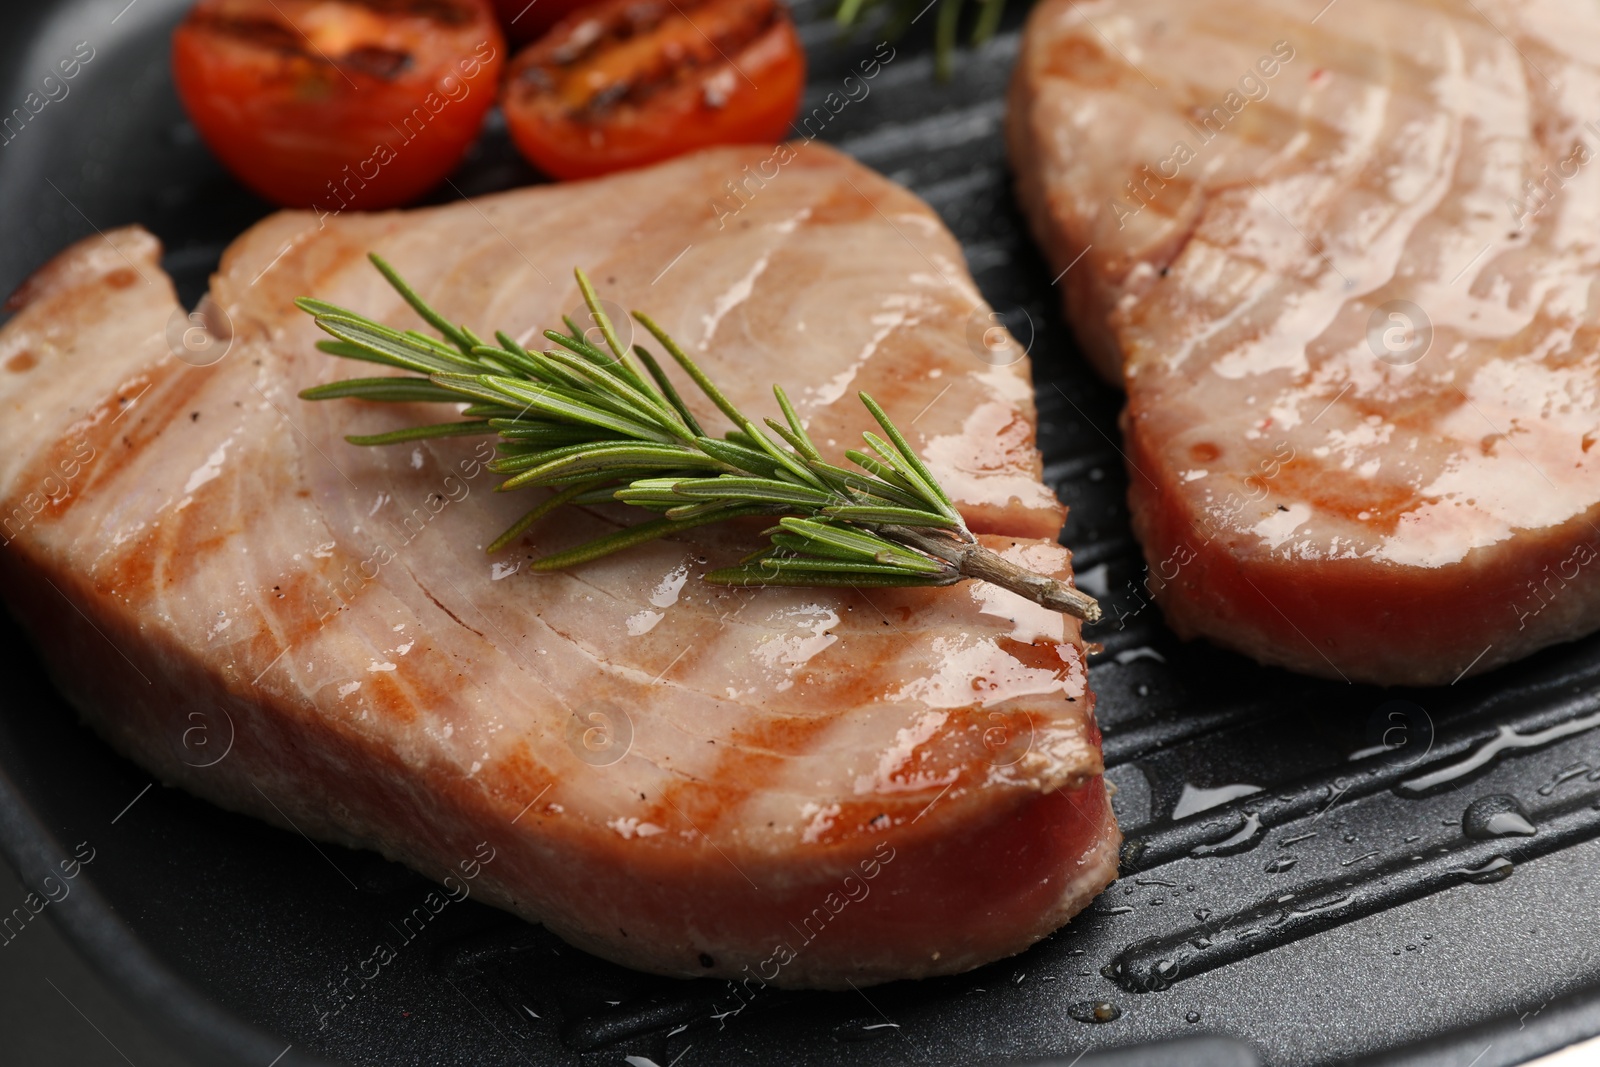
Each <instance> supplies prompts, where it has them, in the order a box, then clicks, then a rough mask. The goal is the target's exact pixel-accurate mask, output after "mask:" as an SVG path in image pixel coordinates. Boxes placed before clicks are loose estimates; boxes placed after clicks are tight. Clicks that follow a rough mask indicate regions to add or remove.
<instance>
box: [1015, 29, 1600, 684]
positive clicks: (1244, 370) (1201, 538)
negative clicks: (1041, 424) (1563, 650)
mask: <svg viewBox="0 0 1600 1067" xmlns="http://www.w3.org/2000/svg"><path fill="white" fill-rule="evenodd" d="M1320 6H1321V5H1318V4H1309V5H1308V4H1301V3H1289V2H1286V0H1285V2H1271V3H1255V4H1242V3H1231V2H1210V0H1207V2H1199V3H1196V2H1193V0H1184V2H1177V0H1173V2H1161V0H1118V2H1116V3H1111V2H1095V0H1081V2H1080V0H1045V2H1044V3H1041V4H1040V5H1038V6H1037V7H1036V8H1034V9H1033V12H1032V15H1031V17H1030V21H1029V24H1028V29H1027V32H1026V40H1025V44H1024V47H1023V51H1022V56H1021V58H1020V60H1019V62H1018V67H1017V71H1016V75H1015V80H1014V82H1013V94H1012V110H1011V114H1010V123H1009V131H1008V132H1009V137H1010V146H1011V150H1012V158H1013V160H1014V162H1015V164H1016V167H1017V170H1018V185H1019V189H1020V191H1021V195H1022V198H1023V200H1024V202H1025V204H1026V206H1027V210H1028V213H1029V215H1030V218H1031V221H1032V223H1033V227H1034V231H1035V233H1036V235H1037V236H1038V238H1039V240H1040V242H1041V243H1042V244H1043V245H1044V247H1045V249H1046V252H1047V254H1048V256H1049V258H1050V260H1051V261H1052V263H1053V265H1054V269H1055V270H1056V271H1065V274H1063V275H1062V277H1061V279H1060V285H1061V288H1062V290H1063V292H1064V298H1065V300H1066V305H1067V309H1068V313H1069V315H1070V316H1071V318H1072V319H1073V321H1074V323H1075V325H1076V327H1077V330H1078V333H1079V337H1080V338H1081V339H1082V341H1083V343H1084V347H1085V349H1086V351H1087V352H1088V353H1089V355H1090V358H1091V359H1092V360H1093V361H1094V362H1095V364H1096V366H1097V367H1098V368H1099V369H1100V370H1101V371H1102V373H1104V374H1105V375H1106V376H1107V377H1109V378H1111V379H1113V380H1118V381H1121V382H1122V383H1123V384H1124V385H1125V387H1126V389H1127V392H1128V406H1127V410H1126V412H1125V413H1124V416H1123V428H1124V438H1125V442H1124V444H1125V449H1126V453H1125V454H1126V457H1127V460H1128V466H1129V481H1130V498H1131V504H1132V509H1133V515H1134V525H1135V531H1136V532H1137V534H1138V535H1139V537H1140V540H1141V542H1142V543H1143V546H1144V550H1145V556H1146V560H1147V561H1148V563H1149V567H1150V573H1149V579H1148V585H1149V587H1150V589H1151V591H1152V592H1154V593H1155V595H1156V597H1157V598H1158V600H1159V602H1160V603H1161V604H1162V606H1163V608H1164V610H1165V613H1166V616H1167V618H1168V620H1169V622H1170V623H1171V624H1172V625H1173V626H1174V628H1175V629H1177V630H1178V631H1179V633H1181V634H1183V635H1185V636H1202V635H1203V636H1206V637H1208V638H1210V639H1211V640H1213V641H1216V642H1218V643H1219V644H1222V645H1226V646H1228V647H1231V648H1234V649H1237V650H1239V651H1242V652H1244V653H1246V654H1248V655H1250V656H1253V657H1255V658H1257V659H1259V660H1262V661H1264V662H1267V663H1273V664H1280V665H1283V666H1287V667H1291V668H1293V669H1296V670H1301V671H1306V672H1309V673H1312V674H1318V675H1323V676H1326V677H1333V678H1344V679H1347V680H1353V681H1369V682H1378V683H1385V684H1407V685H1424V684H1437V683H1446V682H1451V681H1452V680H1455V679H1458V678H1460V677H1463V676H1465V675H1466V674H1471V673H1478V672H1482V671H1485V670H1488V669H1490V668H1493V667H1496V666H1498V665H1500V664H1504V663H1506V662H1509V661H1511V660H1513V659H1516V658H1518V657H1521V656H1525V655H1527V654H1529V653H1531V652H1533V651H1535V650H1537V649H1540V648H1543V647H1545V646H1547V645H1550V644H1553V643H1555V642H1559V641H1564V640H1569V639H1572V638H1574V637H1578V636H1581V635H1583V634H1586V633H1590V632H1592V631H1594V630H1595V629H1597V628H1600V566H1597V565H1596V560H1597V555H1600V450H1596V449H1594V447H1593V446H1594V444H1595V442H1596V440H1597V439H1600V388H1597V386H1600V329H1597V326H1600V324H1597V316H1596V310H1595V309H1596V304H1595V301H1594V299H1593V296H1592V294H1593V292H1594V286H1595V282H1596V280H1597V278H1600V252H1597V251H1596V249H1597V245H1596V242H1595V239H1594V235H1595V232H1596V230H1595V225H1596V224H1595V219H1596V218H1597V217H1600V167H1594V166H1591V165H1590V164H1592V163H1593V162H1594V160H1595V158H1596V156H1597V155H1600V129H1597V127H1595V126H1593V125H1590V124H1589V120H1591V119H1592V118H1593V117H1594V115H1593V114H1592V113H1591V112H1592V110H1593V104H1594V101H1595V100H1597V99H1600V8H1596V7H1595V6H1594V5H1592V4H1577V3H1569V2H1556V0H1541V2H1534V3H1523V4H1508V3H1492V2H1488V0H1481V2H1473V0H1461V2H1441V3H1431V4H1411V3H1403V4H1397V3H1392V2H1388V0H1339V2H1338V3H1336V4H1330V5H1327V7H1326V9H1325V10H1323V11H1322V12H1321V13H1320V14H1319V13H1318V8H1319V7H1320ZM1530 182H1532V183H1535V184H1534V185H1533V186H1530V185H1529V184H1528V183H1530ZM1080 257H1081V258H1080ZM1069 267H1070V269H1068V268H1069Z"/></svg>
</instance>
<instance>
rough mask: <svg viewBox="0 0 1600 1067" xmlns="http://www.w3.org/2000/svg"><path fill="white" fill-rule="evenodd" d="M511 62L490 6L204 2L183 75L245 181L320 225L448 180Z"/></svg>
mask: <svg viewBox="0 0 1600 1067" xmlns="http://www.w3.org/2000/svg"><path fill="white" fill-rule="evenodd" d="M505 51H506V45H505V38H504V37H502V36H501V33H500V27H499V26H498V25H496V23H495V20H494V15H493V13H492V12H491V11H490V9H489V6H488V4H487V2H486V0H200V3H199V4H197V5H196V6H195V8H194V9H193V10H192V11H190V12H189V16H188V18H186V19H185V20H184V21H183V23H182V24H181V25H180V26H179V27H178V29H177V31H176V32H175V33H174V34H173V38H172V71H173V79H174V81H176V83H177V87H178V95H179V97H180V98H182V100H183V105H184V108H185V109H186V110H187V111H188V112H189V117H190V118H191V119H192V120H193V121H194V124H195V126H196V127H198V128H199V130H200V135H201V136H202V137H203V138H205V141H206V144H208V145H209V146H210V147H211V150H212V152H214V153H215V154H216V156H217V157H218V158H219V159H220V160H222V162H223V164H224V165H226V166H227V168H228V169H229V170H230V171H232V172H233V174H234V176H235V177H237V178H238V179H239V180H240V181H241V182H243V183H244V184H245V185H247V186H249V187H250V188H251V189H254V190H255V191H256V192H258V193H260V194H261V195H262V196H265V197H266V198H268V199H269V200H274V201H276V202H277V203H280V204H283V205H285V206H288V207H298V208H308V209H311V210H316V211H318V212H319V214H322V213H335V212H338V211H343V210H346V209H350V208H360V209H373V208H383V207H393V206H394V205H396V204H400V203H404V202H405V201H407V200H410V199H411V198H413V197H415V196H417V195H418V194H420V193H423V192H425V191H427V190H428V189H429V188H431V187H432V186H434V185H436V184H437V183H438V182H439V181H440V180H441V179H443V178H444V177H445V176H446V175H447V174H449V173H450V171H451V170H453V169H454V168H455V166H456V164H458V163H459V162H460V161H461V157H462V156H463V155H465V154H466V151H467V148H468V147H469V146H470V145H471V144H472V141H473V140H474V138H476V137H477V135H478V129H479V127H480V126H481V125H482V124H483V116H484V113H485V112H487V111H488V110H489V107H490V105H492V104H493V103H494V99H495V90H496V86H497V82H498V80H499V75H500V71H501V68H502V67H503V66H504V64H505Z"/></svg>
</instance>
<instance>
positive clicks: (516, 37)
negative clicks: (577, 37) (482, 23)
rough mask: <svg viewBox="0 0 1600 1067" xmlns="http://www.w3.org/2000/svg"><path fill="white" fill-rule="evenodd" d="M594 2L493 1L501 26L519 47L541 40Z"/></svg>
mask: <svg viewBox="0 0 1600 1067" xmlns="http://www.w3.org/2000/svg"><path fill="white" fill-rule="evenodd" d="M593 3H595V0H494V7H495V11H496V12H497V13H498V14H499V15H500V26H501V28H502V29H504V30H505V31H506V36H507V37H509V38H511V39H512V40H513V41H516V42H517V43H518V44H526V43H528V42H529V41H532V40H535V39H536V38H539V37H542V36H544V32H545V31H546V30H548V29H549V28H550V27H551V26H554V25H555V24H556V23H558V22H560V21H561V20H562V19H564V18H566V17H567V16H568V15H570V14H572V13H573V12H574V11H576V10H578V8H580V7H588V6H589V5H591V4H593Z"/></svg>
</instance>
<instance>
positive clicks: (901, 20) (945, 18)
mask: <svg viewBox="0 0 1600 1067" xmlns="http://www.w3.org/2000/svg"><path fill="white" fill-rule="evenodd" d="M936 2H937V3H938V4H939V14H938V16H937V17H936V19H935V22H934V29H933V69H934V73H935V75H937V77H938V79H939V80H940V81H949V80H950V74H951V71H952V68H953V65H954V56H955V50H956V38H957V36H958V35H959V32H960V25H961V9H962V7H963V5H964V4H965V2H966V0H936ZM974 2H975V3H976V4H977V6H978V16H977V18H976V19H974V20H973V23H972V35H971V37H970V38H969V39H968V43H970V44H971V45H972V47H974V48H976V47H978V46H979V45H981V44H983V43H984V42H986V41H988V40H989V39H990V38H991V37H993V36H994V35H995V31H996V30H998V29H999V28H1000V17H1001V16H1002V15H1003V14H1005V7H1006V0H974ZM929 6H930V5H929V3H928V2H927V0H840V2H839V6H838V8H837V9H836V10H835V11H834V15H833V17H834V20H835V21H836V22H837V23H838V24H839V25H840V26H841V27H845V28H848V27H850V26H853V25H855V24H856V23H857V22H859V21H860V20H861V18H862V16H863V15H864V14H865V13H866V12H867V11H869V10H871V9H872V8H875V7H887V8H888V9H889V17H888V20H887V25H886V27H885V31H884V32H885V33H886V34H887V35H888V36H889V37H899V36H900V35H901V34H903V33H905V32H906V31H907V30H908V29H910V28H911V24H912V23H913V22H915V21H916V20H917V19H918V18H920V17H921V16H922V14H923V12H925V11H926V10H927V9H928V7H929Z"/></svg>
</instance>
